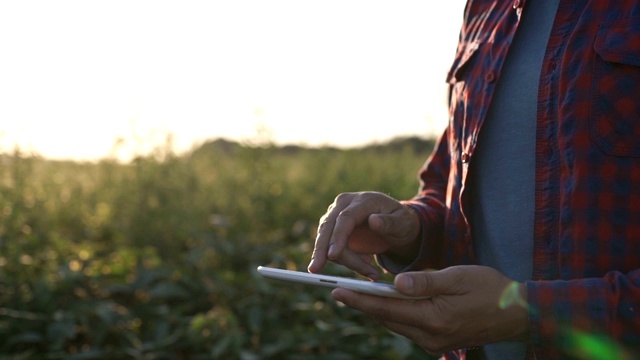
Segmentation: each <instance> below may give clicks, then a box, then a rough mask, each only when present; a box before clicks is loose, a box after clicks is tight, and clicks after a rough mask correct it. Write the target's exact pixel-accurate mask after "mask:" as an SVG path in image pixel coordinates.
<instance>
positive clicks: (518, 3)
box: [513, 0, 522, 9]
mask: <svg viewBox="0 0 640 360" xmlns="http://www.w3.org/2000/svg"><path fill="white" fill-rule="evenodd" d="M521 5H522V2H521V1H520V0H514V1H513V8H514V9H517V8H519V7H520V6H521Z"/></svg>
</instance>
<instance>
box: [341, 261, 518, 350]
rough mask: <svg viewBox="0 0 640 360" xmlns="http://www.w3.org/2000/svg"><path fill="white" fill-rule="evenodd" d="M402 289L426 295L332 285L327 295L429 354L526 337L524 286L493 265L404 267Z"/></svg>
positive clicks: (398, 282)
mask: <svg viewBox="0 0 640 360" xmlns="http://www.w3.org/2000/svg"><path fill="white" fill-rule="evenodd" d="M395 286H396V288H397V289H398V290H399V291H400V292H401V293H403V294H406V295H412V296H431V298H430V299H427V300H417V301H406V300H398V299H389V298H383V297H378V296H371V295H364V294H359V293H356V292H353V291H350V290H347V289H335V290H333V292H332V296H333V297H334V298H335V299H336V300H338V301H340V302H342V303H344V304H345V305H347V306H349V307H352V308H354V309H357V310H360V311H362V312H365V313H367V314H369V315H371V316H372V317H374V318H375V319H376V320H377V321H379V322H380V323H381V324H382V325H384V326H385V327H387V328H388V329H390V330H392V331H394V332H396V333H398V334H401V335H404V336H406V337H407V338H409V339H411V340H413V341H414V342H415V343H417V344H418V345H419V346H421V347H422V348H423V349H425V350H426V351H427V352H428V353H430V354H432V355H438V354H442V353H444V352H447V351H451V350H455V349H460V348H465V347H472V346H479V345H484V344H488V343H492V342H497V341H527V339H528V336H529V330H528V326H529V325H528V324H529V323H528V310H527V308H526V305H525V303H524V300H523V299H524V298H526V295H525V294H524V285H522V284H518V283H516V282H514V281H512V280H510V279H508V278H507V277H505V276H503V275H502V274H500V273H499V272H498V271H496V270H495V269H492V268H489V267H483V266H455V267H450V268H447V269H444V270H440V271H432V272H408V273H403V274H399V275H398V276H396V279H395Z"/></svg>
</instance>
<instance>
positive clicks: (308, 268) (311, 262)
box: [307, 259, 316, 271]
mask: <svg viewBox="0 0 640 360" xmlns="http://www.w3.org/2000/svg"><path fill="white" fill-rule="evenodd" d="M314 261H316V259H311V261H310V262H309V265H308V266H307V270H308V271H310V269H311V267H312V266H313V262H314Z"/></svg>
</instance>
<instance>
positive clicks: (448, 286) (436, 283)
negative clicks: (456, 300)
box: [394, 268, 462, 297]
mask: <svg viewBox="0 0 640 360" xmlns="http://www.w3.org/2000/svg"><path fill="white" fill-rule="evenodd" d="M461 280H462V279H461V277H460V274H459V272H458V271H455V269H454V268H448V269H444V270H439V271H415V272H406V273H402V274H398V276H396V278H395V281H394V285H395V287H396V289H398V291H400V292H401V293H403V294H405V295H410V296H420V297H422V296H436V295H452V294H456V293H457V292H458V291H457V289H459V288H460V286H459V285H460V281H461Z"/></svg>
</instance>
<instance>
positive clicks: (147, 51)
mask: <svg viewBox="0 0 640 360" xmlns="http://www.w3.org/2000/svg"><path fill="white" fill-rule="evenodd" d="M463 6H464V1H462V0H455V1H449V2H445V3H443V2H429V1H423V0H407V1H402V2H389V1H383V0H350V1H331V0H329V1H327V0H273V1H262V0H234V1H194V2H180V1H151V0H141V1H135V2H130V1H81V0H61V1H55V2H53V1H43V0H40V1H37V0H34V1H20V2H17V1H16V2H2V3H1V4H0V46H1V47H2V49H3V56H2V57H0V79H2V81H0V102H2V104H3V105H2V106H1V107H0V119H1V121H0V124H1V125H0V152H7V151H11V150H12V149H13V148H14V147H15V146H19V147H20V148H21V149H23V150H26V151H28V152H35V153H40V154H44V155H45V156H47V157H50V158H72V159H95V158H100V157H104V156H107V155H109V154H111V153H112V151H113V147H114V143H115V142H116V141H117V139H124V144H126V145H127V150H128V152H129V153H130V154H129V155H131V153H144V152H148V151H150V149H152V148H153V147H154V146H157V144H158V143H162V142H163V139H165V138H166V137H167V136H168V135H171V136H172V137H173V139H174V143H173V146H175V147H176V149H177V150H178V151H181V150H186V149H189V148H190V147H191V146H193V145H194V144H197V143H200V142H203V141H206V140H210V139H214V138H219V137H224V138H229V139H233V140H241V139H247V138H252V137H254V136H255V134H256V128H260V127H266V128H269V129H271V134H272V137H273V138H272V139H270V140H273V141H275V142H277V143H297V144H308V145H320V144H330V145H337V146H351V145H360V144H364V143H368V142H372V141H382V140H387V139H389V138H392V137H395V136H399V135H423V136H424V135H435V134H438V133H440V132H441V130H442V128H443V127H444V124H445V123H446V117H447V115H446V105H445V98H446V96H445V94H446V84H445V75H446V72H447V70H448V67H449V64H450V62H451V60H452V59H453V55H454V51H455V46H456V41H457V35H458V28H459V22H460V20H461V19H462V9H463ZM118 156H126V155H125V154H122V152H120V153H118Z"/></svg>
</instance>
